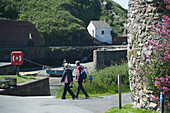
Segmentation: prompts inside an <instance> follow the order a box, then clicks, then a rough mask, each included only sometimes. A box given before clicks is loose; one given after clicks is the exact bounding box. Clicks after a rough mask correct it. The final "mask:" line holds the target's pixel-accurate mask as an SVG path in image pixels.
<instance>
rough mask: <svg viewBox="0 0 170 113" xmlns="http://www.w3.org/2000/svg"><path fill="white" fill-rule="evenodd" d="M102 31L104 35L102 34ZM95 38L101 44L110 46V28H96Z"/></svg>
mask: <svg viewBox="0 0 170 113" xmlns="http://www.w3.org/2000/svg"><path fill="white" fill-rule="evenodd" d="M102 31H104V34H102ZM95 38H96V39H97V40H99V41H101V42H107V43H109V44H112V36H111V29H110V28H96V34H95Z"/></svg>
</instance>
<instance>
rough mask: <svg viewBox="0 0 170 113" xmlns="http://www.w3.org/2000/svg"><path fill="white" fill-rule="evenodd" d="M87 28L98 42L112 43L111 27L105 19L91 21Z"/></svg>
mask: <svg viewBox="0 0 170 113" xmlns="http://www.w3.org/2000/svg"><path fill="white" fill-rule="evenodd" d="M87 30H88V32H89V33H90V35H91V36H92V37H94V38H96V39H97V40H99V41H100V42H107V43H109V44H112V35H111V28H110V25H109V24H108V23H106V22H105V21H91V22H90V24H89V25H88V27H87Z"/></svg>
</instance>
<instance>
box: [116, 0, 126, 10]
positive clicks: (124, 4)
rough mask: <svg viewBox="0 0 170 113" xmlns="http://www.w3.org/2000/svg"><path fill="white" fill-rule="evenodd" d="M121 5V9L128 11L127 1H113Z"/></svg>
mask: <svg viewBox="0 0 170 113" xmlns="http://www.w3.org/2000/svg"><path fill="white" fill-rule="evenodd" d="M113 1H115V2H117V3H118V4H119V5H121V6H122V7H123V8H125V9H128V3H129V0H113Z"/></svg>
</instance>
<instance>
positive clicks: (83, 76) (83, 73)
mask: <svg viewBox="0 0 170 113" xmlns="http://www.w3.org/2000/svg"><path fill="white" fill-rule="evenodd" d="M80 77H81V79H83V80H85V79H86V78H87V74H86V72H85V71H84V70H83V69H81V73H80Z"/></svg>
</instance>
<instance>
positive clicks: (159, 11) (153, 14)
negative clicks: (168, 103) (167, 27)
mask: <svg viewBox="0 0 170 113" xmlns="http://www.w3.org/2000/svg"><path fill="white" fill-rule="evenodd" d="M165 13H166V10H165V4H164V0H129V11H128V55H127V56H128V66H129V79H130V90H131V94H132V106H133V107H135V108H146V109H155V110H159V107H158V105H157V103H154V102H153V100H152V96H153V93H154V92H152V91H148V90H147V89H146V87H145V86H144V85H143V83H142V81H140V80H139V79H140V78H139V76H138V75H137V74H136V72H135V71H133V69H134V68H135V67H138V65H139V64H140V63H141V62H140V58H141V55H142V51H143V52H147V51H146V49H145V48H144V43H148V41H149V40H151V39H155V40H159V36H158V35H156V33H155V32H152V30H151V26H156V24H161V23H162V22H163V15H164V14H165Z"/></svg>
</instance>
